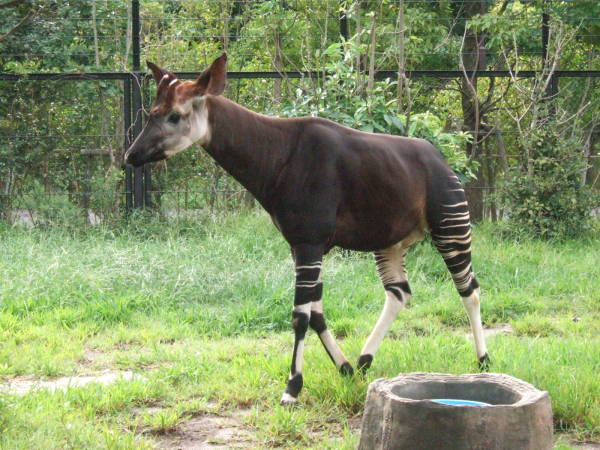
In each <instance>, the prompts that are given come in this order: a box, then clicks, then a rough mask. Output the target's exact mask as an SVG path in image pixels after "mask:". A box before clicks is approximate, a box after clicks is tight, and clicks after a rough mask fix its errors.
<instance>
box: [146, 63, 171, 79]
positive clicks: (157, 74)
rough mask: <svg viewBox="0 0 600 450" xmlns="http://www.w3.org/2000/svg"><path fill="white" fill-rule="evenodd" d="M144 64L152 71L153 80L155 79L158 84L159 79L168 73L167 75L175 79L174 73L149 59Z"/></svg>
mask: <svg viewBox="0 0 600 450" xmlns="http://www.w3.org/2000/svg"><path fill="white" fill-rule="evenodd" d="M146 64H147V65H148V68H149V69H150V70H151V71H152V76H153V77H154V81H156V84H157V85H158V84H159V83H160V80H162V79H163V77H164V76H165V75H169V77H170V78H171V77H172V78H173V79H175V75H174V74H173V73H172V72H169V71H168V70H166V69H163V68H162V67H160V66H157V65H156V64H154V63H152V62H150V61H146Z"/></svg>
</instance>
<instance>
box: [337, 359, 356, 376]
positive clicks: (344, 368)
mask: <svg viewBox="0 0 600 450" xmlns="http://www.w3.org/2000/svg"><path fill="white" fill-rule="evenodd" d="M340 373H341V374H342V376H344V377H352V376H354V369H353V368H352V366H351V365H350V363H349V362H348V361H346V362H344V363H343V364H342V365H341V366H340Z"/></svg>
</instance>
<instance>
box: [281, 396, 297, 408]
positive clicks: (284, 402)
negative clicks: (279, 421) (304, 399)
mask: <svg viewBox="0 0 600 450" xmlns="http://www.w3.org/2000/svg"><path fill="white" fill-rule="evenodd" d="M297 402H298V399H297V398H296V397H292V396H291V395H290V394H288V393H287V392H284V393H283V395H282V396H281V401H280V402H279V404H280V405H281V406H286V407H291V406H294V405H295V404H296V403H297Z"/></svg>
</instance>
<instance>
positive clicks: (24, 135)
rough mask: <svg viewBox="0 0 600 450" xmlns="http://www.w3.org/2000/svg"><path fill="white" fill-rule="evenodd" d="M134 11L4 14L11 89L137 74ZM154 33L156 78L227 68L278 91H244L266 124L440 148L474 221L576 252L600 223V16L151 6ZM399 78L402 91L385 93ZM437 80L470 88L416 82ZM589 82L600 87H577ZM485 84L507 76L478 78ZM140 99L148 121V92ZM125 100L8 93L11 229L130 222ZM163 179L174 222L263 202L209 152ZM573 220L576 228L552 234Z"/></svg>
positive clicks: (6, 202)
mask: <svg viewBox="0 0 600 450" xmlns="http://www.w3.org/2000/svg"><path fill="white" fill-rule="evenodd" d="M131 9H132V5H131V2H123V1H117V0H85V1H84V0H73V1H60V2H59V1H54V0H13V1H6V0H5V1H1V2H0V11H1V14H0V72H2V73H4V74H27V73H81V72H128V71H131V70H132V45H133V43H132V19H131V12H132V11H131ZM341 17H345V20H342V21H341V20H340V18H341ZM140 18H141V35H140V42H141V53H142V54H141V59H142V61H143V60H144V59H149V60H151V61H155V62H157V63H159V64H161V65H164V66H166V67H168V68H170V69H171V70H173V71H188V72H189V71H199V70H202V69H203V68H204V67H205V66H206V65H207V64H208V63H210V62H211V61H212V59H213V58H214V57H216V56H217V55H219V54H220V52H221V51H223V50H227V52H228V54H229V70H230V71H235V72H256V71H270V72H273V71H274V72H279V73H281V74H282V78H268V77H266V76H265V77H264V78H260V77H259V78H252V79H235V80H230V82H229V86H228V90H227V95H228V96H229V97H230V98H232V99H233V100H235V101H238V102H240V103H242V104H243V105H245V106H247V107H249V108H251V109H253V110H256V111H260V112H265V113H270V114H277V115H288V116H295V115H307V114H312V115H321V116H325V117H329V118H332V119H334V120H337V121H340V122H342V123H345V124H347V125H350V126H353V127H355V128H360V129H364V130H368V131H375V132H388V133H395V134H403V135H414V136H420V137H425V138H427V139H429V140H431V141H433V142H434V143H435V144H436V145H438V146H439V147H440V148H441V150H442V151H443V153H444V154H445V155H446V157H447V158H448V160H449V162H450V164H451V165H452V167H453V168H454V169H455V170H456V171H457V172H458V173H459V174H460V175H461V176H462V177H463V180H464V181H465V182H468V185H467V186H468V194H469V200H470V203H471V208H472V211H471V212H472V216H473V218H474V219H475V220H480V219H483V218H489V219H492V220H497V219H500V218H511V219H513V220H512V221H509V222H510V223H511V224H512V226H513V228H517V229H523V227H525V228H527V229H529V230H531V231H532V232H534V233H536V234H539V235H542V236H554V235H558V234H564V233H567V234H569V233H571V234H573V233H579V232H580V231H581V230H582V229H584V228H586V227H587V226H588V225H589V224H588V220H587V219H588V218H589V217H590V211H592V210H593V208H594V207H597V206H598V196H597V192H598V185H599V183H598V176H599V173H600V172H599V162H598V161H599V160H598V158H597V157H598V148H599V145H598V133H599V131H600V127H599V124H598V122H599V121H600V119H599V118H600V114H599V111H598V110H599V108H600V104H599V102H598V99H599V98H600V86H599V81H598V80H599V77H598V71H599V70H600V55H599V50H600V4H598V2H596V1H592V0H571V1H558V0H552V1H542V0H529V1H512V0H494V1H492V0H448V1H444V0H439V1H436V0H378V1H337V0H336V1H333V0H325V1H321V0H319V1H317V0H267V1H254V0H205V1H200V0H167V1H153V0H141V1H140ZM544 24H545V26H544ZM344 34H345V35H346V37H347V39H344V38H343V35H344ZM384 70H386V71H392V72H389V73H392V74H393V76H391V77H387V78H385V79H381V77H378V76H377V73H378V72H380V71H384ZM422 70H431V71H444V70H445V71H450V70H455V71H463V72H464V76H455V75H448V74H446V75H444V74H443V73H438V74H433V73H432V74H430V76H425V77H423V76H418V77H417V76H414V75H413V72H412V71H422ZM582 70H589V71H590V72H587V73H586V74H583V75H587V76H578V77H574V76H573V73H569V72H568V71H580V73H579V75H582V74H581V71H582ZM288 71H299V72H307V71H310V72H313V73H314V72H315V71H316V72H317V74H320V75H319V76H317V77H301V78H290V77H288V76H286V73H287V72H288ZM481 71H505V72H503V74H504V76H495V77H488V76H485V77H475V76H473V75H474V74H475V73H477V72H481ZM506 71H508V72H506ZM527 71H536V72H535V73H534V74H529V75H528V76H522V75H526V74H527ZM142 93H143V100H144V104H145V105H146V106H148V105H149V104H150V102H151V101H152V97H153V86H152V85H151V83H149V82H148V80H145V81H144V86H142ZM123 94H124V93H123V84H122V82H120V81H117V80H92V79H89V80H77V81H74V80H65V79H57V80H43V81H37V80H30V79H27V78H20V79H19V80H18V81H11V80H4V81H0V213H1V214H2V218H3V220H5V221H7V222H11V223H12V222H26V223H33V224H47V223H69V224H75V223H84V222H88V223H90V222H91V223H97V222H100V221H108V220H112V219H114V218H120V217H121V216H122V214H123V211H124V209H125V207H124V202H125V195H124V192H125V184H124V173H123V170H122V153H123V150H124V141H125V134H126V133H127V131H128V130H126V129H125V127H126V122H125V121H124V118H123V101H124V95H123ZM543 130H553V131H554V133H553V134H552V136H549V135H548V134H547V133H546V132H545V131H543ZM82 150H99V151H100V152H99V153H101V155H97V156H87V155H83V154H82V152H81V151H82ZM152 174H153V184H152V190H153V191H154V192H153V193H152V198H153V204H154V208H156V209H157V210H158V211H160V212H161V214H163V215H164V216H169V217H170V216H173V215H177V216H180V215H182V214H187V215H196V214H204V213H205V212H206V211H207V210H214V209H216V208H236V207H238V206H240V205H242V204H245V203H249V202H250V201H251V200H249V198H248V195H247V194H245V193H244V191H243V189H242V188H241V187H240V186H239V185H237V184H236V183H235V181H233V180H232V179H231V178H229V177H227V176H225V175H224V173H223V172H222V171H221V170H220V169H219V168H218V167H216V166H215V164H214V163H213V162H212V160H211V159H210V158H209V157H208V156H207V155H206V154H204V153H203V152H202V151H198V149H192V150H191V151H187V152H185V153H184V154H182V155H180V156H178V157H177V158H175V159H173V160H170V161H168V162H163V163H159V164H156V165H154V166H153V168H152ZM540 180H542V182H540ZM563 218H569V219H570V222H569V223H567V225H566V226H565V225H564V224H562V225H560V226H556V227H555V226H554V224H555V223H556V222H557V221H560V220H561V219H563Z"/></svg>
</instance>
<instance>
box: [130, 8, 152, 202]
mask: <svg viewBox="0 0 600 450" xmlns="http://www.w3.org/2000/svg"><path fill="white" fill-rule="evenodd" d="M131 47H132V52H131V53H132V57H133V64H132V66H133V86H132V94H133V95H132V100H133V115H134V120H133V139H135V138H136V137H137V136H139V134H140V133H141V132H142V121H143V111H144V110H143V105H142V80H143V76H144V75H143V73H142V71H141V66H140V2H139V0H131ZM149 191H150V166H149V165H146V166H144V167H136V168H135V169H134V170H133V206H134V207H135V208H143V207H144V206H150V205H151V201H150V193H149Z"/></svg>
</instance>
